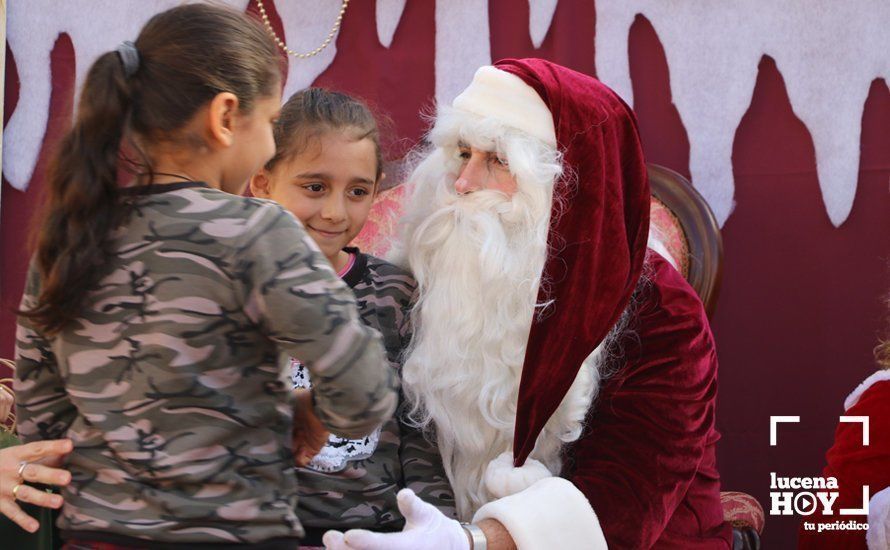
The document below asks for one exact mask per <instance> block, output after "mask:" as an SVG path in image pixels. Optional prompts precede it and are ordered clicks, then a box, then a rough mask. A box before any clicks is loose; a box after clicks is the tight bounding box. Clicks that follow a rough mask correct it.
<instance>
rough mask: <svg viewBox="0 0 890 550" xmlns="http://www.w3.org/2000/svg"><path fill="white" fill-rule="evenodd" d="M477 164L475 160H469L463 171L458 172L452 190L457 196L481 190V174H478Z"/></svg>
mask: <svg viewBox="0 0 890 550" xmlns="http://www.w3.org/2000/svg"><path fill="white" fill-rule="evenodd" d="M478 164H479V163H478V162H477V161H476V159H470V161H469V162H468V163H467V164H466V166H464V168H463V170H461V171H460V175H459V176H458V177H457V180H456V181H455V182H454V190H455V191H457V194H458V195H466V194H467V193H472V192H474V191H478V190H479V189H482V187H483V184H482V181H483V174H481V173H480V167H479V166H478Z"/></svg>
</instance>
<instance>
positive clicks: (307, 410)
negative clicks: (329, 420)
mask: <svg viewBox="0 0 890 550" xmlns="http://www.w3.org/2000/svg"><path fill="white" fill-rule="evenodd" d="M294 397H295V399H296V402H295V403H294V428H293V431H292V432H291V440H292V445H293V450H294V464H296V465H297V466H299V467H301V468H302V467H304V466H306V465H307V464H309V462H310V461H311V460H312V457H314V456H315V455H317V454H318V453H319V452H320V451H321V449H322V447H324V446H325V443H327V442H328V436H330V433H329V432H328V430H327V429H326V428H325V427H324V425H323V424H322V423H321V422H320V421H319V420H318V417H317V416H315V411H314V410H313V408H312V391H311V390H307V389H303V388H297V389H295V390H294Z"/></svg>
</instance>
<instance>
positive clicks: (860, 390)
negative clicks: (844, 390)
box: [844, 370, 890, 410]
mask: <svg viewBox="0 0 890 550" xmlns="http://www.w3.org/2000/svg"><path fill="white" fill-rule="evenodd" d="M884 380H890V370H879V371H878V372H876V373H873V374H872V375H871V376H869V377H868V378H866V379H865V380H863V382H862V383H861V384H859V386H858V387H857V388H856V389H855V390H853V393H851V394H850V395H849V396H847V399H846V400H845V401H844V410H849V409H850V408H851V407H852V406H853V405H855V404H856V403H859V399H860V398H861V397H862V394H864V393H865V391H866V390H867V389H869V388H870V387H872V386H874V385H875V384H877V383H878V382H883V381H884Z"/></svg>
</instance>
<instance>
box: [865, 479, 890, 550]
mask: <svg viewBox="0 0 890 550" xmlns="http://www.w3.org/2000/svg"><path fill="white" fill-rule="evenodd" d="M865 541H866V543H867V544H868V550H878V549H880V550H886V549H887V548H890V487H888V488H886V489H884V490H883V491H880V492H878V493H876V494H875V496H873V497H871V500H870V501H869V502H868V532H866V534H865Z"/></svg>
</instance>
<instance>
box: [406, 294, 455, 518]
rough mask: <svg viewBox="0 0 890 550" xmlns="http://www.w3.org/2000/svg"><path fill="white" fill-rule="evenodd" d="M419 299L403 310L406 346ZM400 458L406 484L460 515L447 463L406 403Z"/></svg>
mask: <svg viewBox="0 0 890 550" xmlns="http://www.w3.org/2000/svg"><path fill="white" fill-rule="evenodd" d="M416 300H417V291H416V289H415V292H414V295H413V296H412V299H411V301H410V304H408V305H407V306H406V307H405V310H404V311H403V312H402V319H401V321H402V323H401V326H400V327H399V333H400V335H401V337H402V349H403V350H405V349H408V345H409V344H410V342H411V336H412V331H411V322H410V310H411V307H412V306H413V304H414V303H415V302H416ZM399 408H400V410H399V432H400V436H401V437H400V438H399V460H400V462H401V463H402V476H403V477H404V479H403V483H402V486H403V487H407V488H408V489H411V490H412V491H414V493H415V494H416V495H417V496H419V497H420V498H421V499H423V500H424V501H425V502H429V503H430V504H432V505H433V506H435V507H436V508H438V509H439V511H441V512H442V513H443V514H445V515H446V516H447V517H449V518H452V519H457V508H456V507H455V505H454V491H453V490H452V489H451V483H449V482H448V476H447V474H446V473H445V467H444V466H443V465H442V457H441V456H440V455H439V449H438V447H436V444H435V443H434V442H433V441H431V440H430V439H429V438H428V437H427V436H426V435H425V434H424V433H423V431H422V430H420V429H419V428H416V427H414V426H411V425H410V424H409V423H407V422H406V421H405V415H406V414H407V413H406V412H405V411H404V408H405V407H404V403H403V404H402V406H400V407H399Z"/></svg>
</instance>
